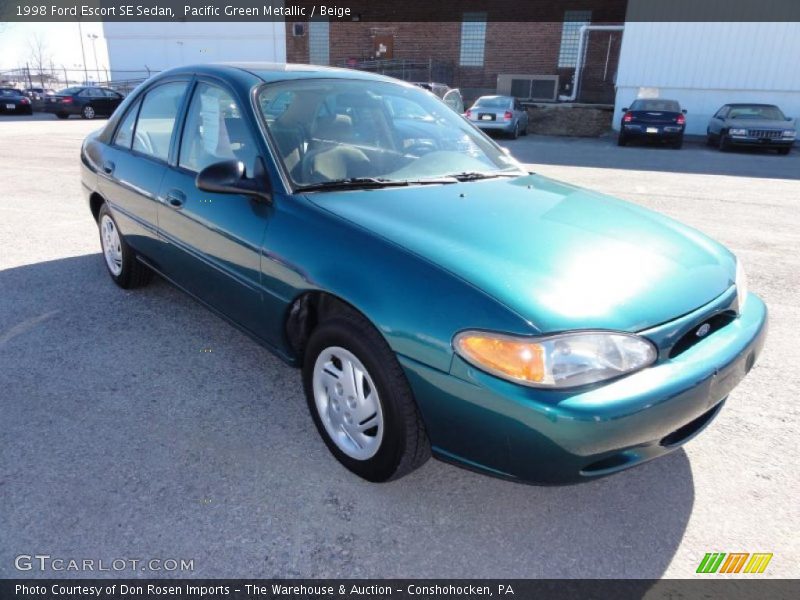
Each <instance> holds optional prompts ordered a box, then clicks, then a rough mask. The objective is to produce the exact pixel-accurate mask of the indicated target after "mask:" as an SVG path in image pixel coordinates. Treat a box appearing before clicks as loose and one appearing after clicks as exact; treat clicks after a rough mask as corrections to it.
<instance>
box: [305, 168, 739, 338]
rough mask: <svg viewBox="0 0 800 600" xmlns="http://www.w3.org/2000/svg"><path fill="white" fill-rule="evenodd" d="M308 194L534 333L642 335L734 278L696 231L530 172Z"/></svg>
mask: <svg viewBox="0 0 800 600" xmlns="http://www.w3.org/2000/svg"><path fill="white" fill-rule="evenodd" d="M307 197H308V199H309V200H310V201H311V202H313V203H314V204H316V205H317V206H319V207H321V208H323V209H325V210H328V211H330V212H332V213H334V214H336V215H338V216H339V217H341V218H343V219H346V220H348V221H350V222H352V223H354V224H357V225H359V226H361V227H363V228H365V229H367V230H369V231H372V232H373V233H375V234H377V235H379V236H382V237H383V238H385V239H387V240H390V241H391V242H393V243H395V244H397V245H399V246H402V247H403V248H406V249H407V250H409V251H411V252H413V253H415V254H417V255H419V256H422V257H424V258H425V259H427V260H429V261H431V262H433V263H435V264H437V265H439V266H440V267H441V268H443V269H445V270H447V271H449V272H451V273H453V274H455V275H457V276H459V277H461V278H462V279H464V280H466V281H468V282H470V283H471V284H473V285H474V286H476V287H478V288H480V289H481V290H483V291H484V292H486V293H487V294H489V295H491V296H492V297H494V298H495V299H496V300H498V301H500V302H502V303H503V304H505V305H506V306H507V307H508V308H510V309H512V310H514V311H515V312H516V313H518V314H519V315H521V316H522V317H524V318H525V319H526V320H528V321H529V322H531V324H532V325H533V326H534V327H536V328H537V329H538V330H539V331H541V332H552V331H563V330H568V329H580V328H600V329H616V330H625V331H641V330H643V329H646V328H648V327H651V326H654V325H657V324H660V323H664V322H666V321H669V320H671V319H674V318H676V317H678V316H681V315H683V314H685V313H688V312H690V311H692V310H694V309H696V308H698V307H700V306H702V305H703V304H706V303H708V302H710V301H711V300H713V299H714V298H716V297H717V296H719V295H720V294H722V293H723V292H724V291H725V290H727V289H728V288H729V287H730V286H731V285H732V284H733V278H734V275H735V270H736V264H735V261H736V259H735V257H734V256H733V255H732V254H731V253H730V252H729V251H728V250H726V249H725V248H724V247H723V246H721V245H719V244H717V243H716V242H714V241H712V240H711V239H709V238H707V237H706V236H704V235H703V234H701V233H699V232H698V231H696V230H694V229H691V228H689V227H686V226H684V225H681V224H680V223H677V222H676V221H673V220H672V219H669V218H667V217H664V216H662V215H659V214H657V213H654V212H651V211H648V210H646V209H643V208H640V207H638V206H636V205H633V204H630V203H627V202H624V201H622V200H617V199H614V198H611V197H608V196H604V195H602V194H597V193H594V192H590V191H587V190H582V189H580V188H576V187H574V186H570V185H566V184H563V183H560V182H557V181H553V180H550V179H547V178H544V177H541V176H537V175H530V176H525V177H519V178H514V179H491V180H483V181H477V182H470V183H459V184H447V185H437V186H430V185H429V186H414V187H409V188H383V189H377V190H353V191H338V192H319V193H312V194H308V196H307ZM386 276H387V277H390V276H391V274H390V273H387V275H386ZM420 285H424V282H420ZM454 301H457V299H454ZM465 326H468V324H465Z"/></svg>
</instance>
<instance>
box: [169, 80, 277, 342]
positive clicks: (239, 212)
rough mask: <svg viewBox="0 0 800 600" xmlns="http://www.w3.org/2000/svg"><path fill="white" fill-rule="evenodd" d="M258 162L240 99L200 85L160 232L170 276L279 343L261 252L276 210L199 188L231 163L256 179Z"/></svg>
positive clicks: (171, 179)
mask: <svg viewBox="0 0 800 600" xmlns="http://www.w3.org/2000/svg"><path fill="white" fill-rule="evenodd" d="M258 155H259V152H258V149H257V147H256V145H255V140H254V139H253V137H252V135H251V134H250V129H249V127H248V125H247V121H246V120H245V119H244V118H243V115H242V112H241V110H240V108H239V103H238V102H237V101H236V100H235V99H234V96H233V95H232V94H231V93H230V92H229V91H228V90H226V89H223V88H222V87H219V86H218V85H216V84H212V83H209V82H205V81H199V82H198V83H197V85H196V86H195V89H194V92H193V94H192V98H191V101H190V104H189V108H188V111H187V114H186V121H185V125H184V128H183V134H182V136H181V144H180V150H179V155H178V164H177V167H175V168H171V169H168V170H167V173H166V174H165V176H164V179H163V180H162V184H161V190H160V192H159V199H160V203H159V205H158V224H159V232H160V235H161V237H162V238H163V241H164V242H165V253H164V256H163V261H164V269H165V271H166V272H167V274H168V275H169V276H170V277H171V278H172V279H173V280H174V281H175V282H176V283H177V284H179V285H180V286H182V287H184V288H185V289H186V290H187V291H189V292H190V293H192V294H194V295H195V296H197V297H198V298H200V299H201V300H203V301H204V302H206V303H207V304H209V305H210V306H211V307H213V308H215V309H217V310H218V311H219V312H221V313H223V314H224V315H225V316H227V317H228V318H230V319H232V320H233V321H235V322H236V323H238V324H239V325H241V326H243V327H245V328H246V329H248V330H250V331H251V332H252V333H254V334H255V335H257V336H258V337H260V338H262V339H265V340H267V341H272V342H274V341H275V340H274V339H271V338H272V337H274V336H272V335H269V331H271V328H270V327H269V325H270V324H269V323H267V321H266V320H265V319H264V314H263V313H264V307H263V303H262V291H261V279H260V272H261V246H262V244H263V241H264V236H265V234H266V229H267V223H268V221H269V217H270V214H271V211H272V207H271V206H270V205H269V204H267V203H265V202H263V201H260V200H257V199H254V198H252V197H249V196H244V195H237V194H216V193H209V192H204V191H202V190H200V189H198V188H197V186H196V185H195V177H196V176H197V173H198V172H199V171H201V170H202V169H203V168H205V167H207V166H209V165H211V164H214V163H217V162H221V161H225V160H231V159H236V160H241V161H242V162H244V164H245V168H246V170H247V175H248V176H251V175H252V174H253V170H254V165H255V162H256V160H257V157H258Z"/></svg>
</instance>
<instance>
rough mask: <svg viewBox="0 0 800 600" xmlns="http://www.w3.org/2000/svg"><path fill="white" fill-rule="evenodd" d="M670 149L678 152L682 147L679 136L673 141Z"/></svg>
mask: <svg viewBox="0 0 800 600" xmlns="http://www.w3.org/2000/svg"><path fill="white" fill-rule="evenodd" d="M672 147H673V148H674V149H675V150H680V149H681V148H682V147H683V136H680V137H679V138H677V139H676V140H675V141H673V142H672Z"/></svg>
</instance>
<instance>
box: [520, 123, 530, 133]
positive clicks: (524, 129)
mask: <svg viewBox="0 0 800 600" xmlns="http://www.w3.org/2000/svg"><path fill="white" fill-rule="evenodd" d="M520 135H528V124H527V123H525V127H523V128H522V131H520Z"/></svg>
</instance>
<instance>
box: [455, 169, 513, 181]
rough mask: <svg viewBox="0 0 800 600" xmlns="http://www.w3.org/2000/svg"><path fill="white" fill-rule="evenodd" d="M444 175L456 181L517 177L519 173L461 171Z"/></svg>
mask: <svg viewBox="0 0 800 600" xmlns="http://www.w3.org/2000/svg"><path fill="white" fill-rule="evenodd" d="M444 177H451V178H453V179H455V180H456V181H477V180H478V179H494V178H496V177H519V173H500V172H495V173H492V172H488V173H487V172H482V171H463V172H461V173H448V174H447V175H445V176H444Z"/></svg>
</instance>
